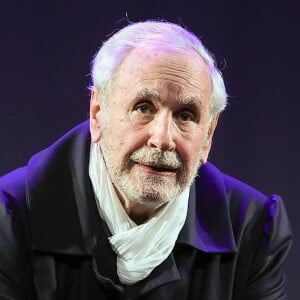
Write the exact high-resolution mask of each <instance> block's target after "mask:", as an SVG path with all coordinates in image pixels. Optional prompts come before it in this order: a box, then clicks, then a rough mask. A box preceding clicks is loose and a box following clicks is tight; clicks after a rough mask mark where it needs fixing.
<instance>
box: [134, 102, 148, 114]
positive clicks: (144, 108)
mask: <svg viewBox="0 0 300 300" xmlns="http://www.w3.org/2000/svg"><path fill="white" fill-rule="evenodd" d="M135 109H136V110H137V111H139V112H141V113H142V114H148V113H150V112H151V107H150V104H149V103H140V104H138V105H137V106H136V107H135Z"/></svg>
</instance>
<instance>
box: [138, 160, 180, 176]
mask: <svg viewBox="0 0 300 300" xmlns="http://www.w3.org/2000/svg"><path fill="white" fill-rule="evenodd" d="M136 164H138V165H139V166H140V167H141V168H143V169H144V170H146V171H148V172H149V171H150V172H155V173H175V172H176V171H177V169H176V168H174V167H172V166H168V165H163V164H152V163H143V162H136Z"/></svg>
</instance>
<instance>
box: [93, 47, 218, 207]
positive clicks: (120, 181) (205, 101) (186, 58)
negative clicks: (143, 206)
mask: <svg viewBox="0 0 300 300" xmlns="http://www.w3.org/2000/svg"><path fill="white" fill-rule="evenodd" d="M211 93H212V85H211V80H210V76H209V71H208V67H207V66H206V64H205V63H204V61H203V60H202V58H201V57H200V56H199V55H198V54H197V53H196V52H194V51H192V50H191V51H190V53H188V55H187V54H179V53H176V52H172V51H157V52H155V53H154V52H149V51H146V50H141V49H133V50H131V51H130V52H129V53H128V54H127V55H126V56H125V58H124V60H123V61H122V63H121V65H120V66H119V68H118V71H117V74H116V79H115V82H114V86H113V91H112V93H111V95H110V98H109V99H108V102H109V105H108V108H107V109H104V106H103V105H102V104H101V103H102V101H103V100H104V101H105V100H107V99H101V95H100V94H99V93H98V91H97V90H96V89H94V90H93V93H92V98H91V135H92V140H93V142H100V146H101V150H102V153H103V156H104V160H105V163H106V166H107V169H108V172H109V174H110V177H111V180H112V182H113V184H114V186H115V188H116V190H117V192H118V194H119V196H120V197H121V198H122V200H123V201H125V202H131V201H133V202H139V203H147V204H151V203H152V204H153V203H156V204H157V203H165V202H168V201H170V200H172V199H174V198H175V197H176V196H177V195H178V194H179V193H180V192H181V191H182V190H183V189H184V188H185V187H187V186H188V185H190V184H191V183H192V181H193V179H194V177H195V175H196V174H197V170H198V167H199V166H200V164H201V163H205V162H206V160H207V156H208V153H209V150H210V145H211V139H212V135H213V131H214V128H215V126H216V123H217V117H216V118H214V119H213V120H211V114H210V104H211V103H210V98H211Z"/></svg>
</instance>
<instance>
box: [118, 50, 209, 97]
mask: <svg viewBox="0 0 300 300" xmlns="http://www.w3.org/2000/svg"><path fill="white" fill-rule="evenodd" d="M114 87H115V88H122V89H124V91H125V90H126V89H129V88H131V89H133V88H134V89H139V90H140V91H142V90H143V91H144V92H145V90H146V89H148V90H151V91H157V93H159V92H160V91H161V90H163V89H164V88H166V87H168V89H169V90H171V88H170V87H172V88H173V89H178V91H180V93H178V99H180V97H182V99H181V101H187V100H185V99H186V98H192V97H199V96H201V97H202V96H209V97H210V95H211V92H212V84H211V78H210V74H209V67H208V66H207V64H206V63H205V61H204V60H203V59H202V58H201V56H200V55H199V54H198V53H196V52H195V51H193V50H191V51H189V52H187V53H181V52H176V51H170V50H165V49H163V50H162V49H156V50H155V51H149V50H144V49H132V50H130V51H129V52H128V53H127V55H126V56H125V58H124V59H123V61H122V62H121V64H120V65H119V68H118V70H117V72H116V77H115V86H114ZM152 93H153V92H152Z"/></svg>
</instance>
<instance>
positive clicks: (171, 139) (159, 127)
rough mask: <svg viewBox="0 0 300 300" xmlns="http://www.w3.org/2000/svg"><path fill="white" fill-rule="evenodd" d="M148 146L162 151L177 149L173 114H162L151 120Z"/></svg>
mask: <svg viewBox="0 0 300 300" xmlns="http://www.w3.org/2000/svg"><path fill="white" fill-rule="evenodd" d="M147 146H148V147H152V148H153V147H154V148H158V149H160V150H162V151H173V150H175V148H176V144H175V128H174V124H173V118H172V116H170V115H163V114H162V115H160V116H157V117H156V118H155V119H154V120H153V121H152V122H151V124H150V129H149V139H148V142H147Z"/></svg>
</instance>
